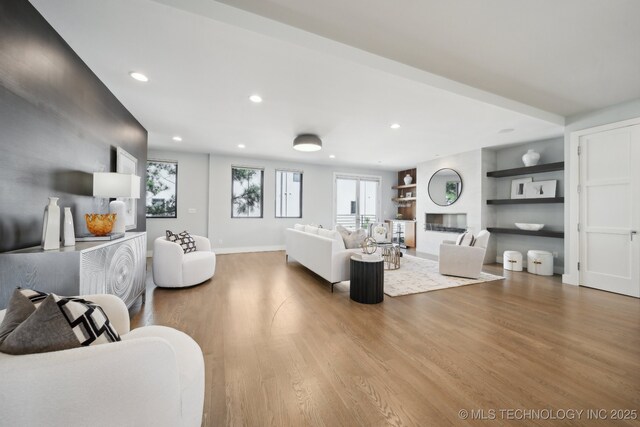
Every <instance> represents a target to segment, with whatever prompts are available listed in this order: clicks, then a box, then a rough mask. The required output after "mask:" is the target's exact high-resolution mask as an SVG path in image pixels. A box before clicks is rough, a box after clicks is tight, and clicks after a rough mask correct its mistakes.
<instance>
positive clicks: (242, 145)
mask: <svg viewBox="0 0 640 427" xmlns="http://www.w3.org/2000/svg"><path fill="white" fill-rule="evenodd" d="M245 147H246V145H244V144H238V148H245Z"/></svg>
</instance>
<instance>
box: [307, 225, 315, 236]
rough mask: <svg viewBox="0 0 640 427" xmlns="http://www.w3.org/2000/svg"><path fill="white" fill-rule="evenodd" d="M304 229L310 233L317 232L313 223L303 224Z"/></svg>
mask: <svg viewBox="0 0 640 427" xmlns="http://www.w3.org/2000/svg"><path fill="white" fill-rule="evenodd" d="M304 231H306V232H307V233H311V234H318V227H315V226H313V225H305V226H304Z"/></svg>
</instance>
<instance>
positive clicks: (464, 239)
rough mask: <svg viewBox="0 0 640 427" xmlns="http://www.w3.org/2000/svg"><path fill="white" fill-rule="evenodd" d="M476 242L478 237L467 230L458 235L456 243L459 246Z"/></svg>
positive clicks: (471, 244)
mask: <svg viewBox="0 0 640 427" xmlns="http://www.w3.org/2000/svg"><path fill="white" fill-rule="evenodd" d="M475 242H476V238H475V237H473V234H471V233H469V232H468V231H465V232H464V233H462V234H461V235H459V236H458V240H456V245H458V246H473V245H474V243H475Z"/></svg>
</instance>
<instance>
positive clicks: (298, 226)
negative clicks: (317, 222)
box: [293, 224, 304, 231]
mask: <svg viewBox="0 0 640 427" xmlns="http://www.w3.org/2000/svg"><path fill="white" fill-rule="evenodd" d="M293 229H294V230H298V231H304V225H303V224H295V225H294V226H293Z"/></svg>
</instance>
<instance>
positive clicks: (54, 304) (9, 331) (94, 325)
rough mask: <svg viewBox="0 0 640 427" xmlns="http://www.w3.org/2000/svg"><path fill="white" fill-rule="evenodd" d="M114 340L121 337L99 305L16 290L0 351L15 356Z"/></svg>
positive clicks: (2, 329)
mask: <svg viewBox="0 0 640 427" xmlns="http://www.w3.org/2000/svg"><path fill="white" fill-rule="evenodd" d="M27 304H30V305H31V308H29V307H28V305H27ZM114 341H120V336H119V335H118V333H117V332H116V330H115V329H114V328H113V327H112V326H111V323H110V322H109V319H108V318H107V316H106V314H105V313H104V311H103V310H102V308H101V307H100V306H99V305H97V304H94V303H92V302H91V301H85V300H83V299H81V298H61V297H59V296H57V295H54V294H46V293H44V292H38V291H33V290H30V289H16V290H15V291H14V294H13V295H12V297H11V301H10V302H9V307H8V308H7V312H6V316H5V318H4V320H3V321H2V325H0V352H3V353H8V354H14V355H18V354H32V353H44V352H48V351H58V350H66V349H70V348H75V347H80V346H88V345H94V344H102V343H107V342H114Z"/></svg>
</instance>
